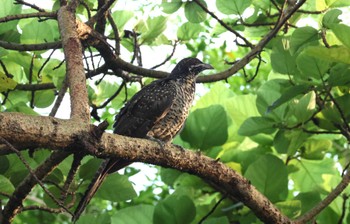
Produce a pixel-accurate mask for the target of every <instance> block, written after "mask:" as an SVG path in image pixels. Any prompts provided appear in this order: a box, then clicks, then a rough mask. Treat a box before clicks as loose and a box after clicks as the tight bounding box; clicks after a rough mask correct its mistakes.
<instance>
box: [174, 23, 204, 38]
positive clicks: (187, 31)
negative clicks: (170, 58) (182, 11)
mask: <svg viewBox="0 0 350 224" xmlns="http://www.w3.org/2000/svg"><path fill="white" fill-rule="evenodd" d="M203 30H204V28H203V27H202V26H201V25H199V24H195V23H190V22H186V23H184V24H182V25H181V26H180V27H179V29H178V30H177V38H178V39H179V40H191V39H194V38H197V37H198V35H199V33H200V32H202V31H203Z"/></svg>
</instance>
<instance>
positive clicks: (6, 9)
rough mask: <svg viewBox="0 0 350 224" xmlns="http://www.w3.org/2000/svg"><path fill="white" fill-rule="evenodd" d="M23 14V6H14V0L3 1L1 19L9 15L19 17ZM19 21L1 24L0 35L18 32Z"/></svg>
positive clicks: (0, 10) (0, 9)
mask: <svg viewBox="0 0 350 224" xmlns="http://www.w3.org/2000/svg"><path fill="white" fill-rule="evenodd" d="M21 12H22V4H13V1H12V0H2V1H1V7H0V18H3V17H5V16H9V15H17V14H21ZM18 21H19V20H13V21H9V22H6V23H1V26H0V34H2V33H5V32H7V31H11V30H16V29H17V28H16V27H17V24H18Z"/></svg>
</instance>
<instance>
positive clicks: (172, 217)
mask: <svg viewBox="0 0 350 224" xmlns="http://www.w3.org/2000/svg"><path fill="white" fill-rule="evenodd" d="M195 214H196V207H195V205H194V203H193V201H192V200H191V198H189V197H188V196H186V195H170V196H169V197H167V198H166V199H164V200H163V201H160V202H159V203H158V204H157V205H156V207H155V209H154V215H153V223H154V224H163V223H167V224H186V223H191V221H192V220H193V219H194V217H195Z"/></svg>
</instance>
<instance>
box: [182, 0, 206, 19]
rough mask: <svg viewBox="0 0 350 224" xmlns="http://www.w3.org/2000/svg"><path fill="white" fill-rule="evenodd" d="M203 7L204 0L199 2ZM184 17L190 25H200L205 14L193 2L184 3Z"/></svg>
mask: <svg viewBox="0 0 350 224" xmlns="http://www.w3.org/2000/svg"><path fill="white" fill-rule="evenodd" d="M199 1H200V3H202V4H203V5H204V6H205V7H207V3H205V1H204V0H199ZM185 16H186V18H187V19H188V21H190V22H191V23H200V22H203V21H205V20H206V18H207V13H206V12H205V11H204V10H203V9H202V8H201V7H200V6H199V5H198V4H197V3H196V2H194V1H188V2H186V3H185Z"/></svg>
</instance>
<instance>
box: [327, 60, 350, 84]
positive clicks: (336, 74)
mask: <svg viewBox="0 0 350 224" xmlns="http://www.w3.org/2000/svg"><path fill="white" fill-rule="evenodd" d="M328 83H329V84H330V85H332V86H349V85H350V65H349V64H343V63H338V64H336V65H335V66H333V67H332V68H331V70H330V74H329V79H328Z"/></svg>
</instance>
